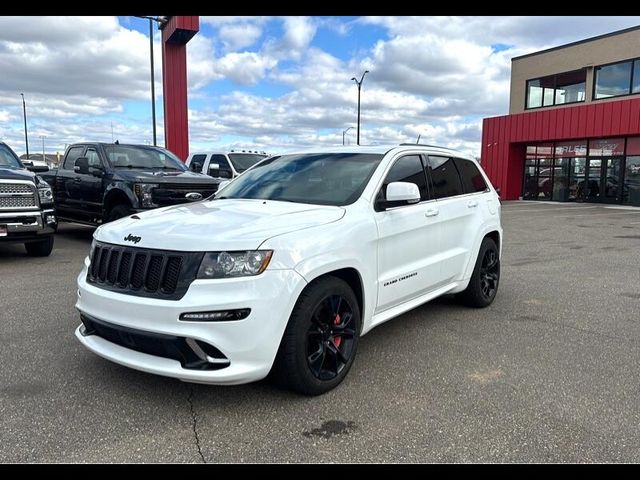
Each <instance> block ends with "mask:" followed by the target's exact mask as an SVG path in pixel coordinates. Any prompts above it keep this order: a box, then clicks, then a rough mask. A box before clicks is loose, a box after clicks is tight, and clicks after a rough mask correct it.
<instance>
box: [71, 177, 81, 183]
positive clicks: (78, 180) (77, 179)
mask: <svg viewBox="0 0 640 480" xmlns="http://www.w3.org/2000/svg"><path fill="white" fill-rule="evenodd" d="M73 181H74V182H78V183H80V182H81V181H82V179H81V178H74V179H73Z"/></svg>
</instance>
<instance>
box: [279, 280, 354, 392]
mask: <svg viewBox="0 0 640 480" xmlns="http://www.w3.org/2000/svg"><path fill="white" fill-rule="evenodd" d="M360 325H361V318H360V308H359V306H358V301H357V299H356V296H355V294H354V293H353V291H352V290H351V288H350V287H349V285H348V284H347V283H346V282H344V281H343V280H341V279H339V278H336V277H332V276H327V277H323V278H320V279H318V280H317V281H314V282H313V283H311V284H310V285H309V286H307V288H306V289H305V290H304V291H303V292H302V293H301V294H300V297H299V298H298V301H297V302H296V305H295V307H294V308H293V312H292V313H291V317H290V318H289V323H288V324H287V328H286V330H285V332H284V335H283V337H282V341H281V343H280V348H279V349H278V353H277V355H276V360H275V362H274V365H273V369H272V372H271V373H272V375H271V377H272V378H273V379H274V380H275V381H276V383H278V384H279V385H280V386H283V387H285V388H288V389H290V390H293V391H295V392H298V393H301V394H304V395H320V394H322V393H325V392H328V391H329V390H331V389H332V388H335V387H336V386H337V385H339V384H340V382H342V380H343V379H344V377H346V376H347V373H348V372H349V369H350V368H351V365H352V364H353V360H354V358H355V355H356V351H357V348H358V340H359V336H360V330H361V328H360Z"/></svg>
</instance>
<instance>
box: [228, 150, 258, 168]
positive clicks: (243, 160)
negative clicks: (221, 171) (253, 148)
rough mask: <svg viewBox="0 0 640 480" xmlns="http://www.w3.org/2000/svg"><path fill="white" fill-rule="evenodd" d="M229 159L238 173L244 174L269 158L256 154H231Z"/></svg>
mask: <svg viewBox="0 0 640 480" xmlns="http://www.w3.org/2000/svg"><path fill="white" fill-rule="evenodd" d="M229 158H230V159H231V163H233V166H234V168H235V169H236V170H237V172H238V173H242V172H244V171H245V170H246V169H247V168H249V167H252V166H254V165H255V164H256V163H258V162H259V161H260V160H262V159H263V158H267V156H266V155H260V154H256V153H230V154H229Z"/></svg>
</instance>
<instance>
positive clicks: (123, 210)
mask: <svg viewBox="0 0 640 480" xmlns="http://www.w3.org/2000/svg"><path fill="white" fill-rule="evenodd" d="M130 214H131V208H129V205H116V206H115V207H113V208H112V209H111V211H110V212H109V215H108V216H107V222H113V221H115V220H118V219H120V218H124V217H126V216H128V215H130Z"/></svg>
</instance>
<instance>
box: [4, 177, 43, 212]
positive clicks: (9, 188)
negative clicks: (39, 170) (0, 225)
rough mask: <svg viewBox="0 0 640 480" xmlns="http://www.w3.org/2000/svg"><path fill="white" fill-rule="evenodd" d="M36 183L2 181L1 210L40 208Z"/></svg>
mask: <svg viewBox="0 0 640 480" xmlns="http://www.w3.org/2000/svg"><path fill="white" fill-rule="evenodd" d="M36 195H37V192H36V190H35V185H33V186H31V185H30V184H29V183H17V182H15V183H14V182H11V181H0V211H6V210H24V209H34V208H38V201H37V199H36Z"/></svg>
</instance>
